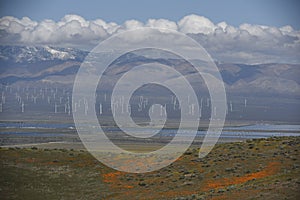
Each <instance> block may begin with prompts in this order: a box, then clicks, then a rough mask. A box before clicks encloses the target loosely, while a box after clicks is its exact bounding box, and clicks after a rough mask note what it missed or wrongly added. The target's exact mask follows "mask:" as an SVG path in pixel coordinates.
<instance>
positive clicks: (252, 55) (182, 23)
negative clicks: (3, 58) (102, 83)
mask: <svg viewBox="0 0 300 200" xmlns="http://www.w3.org/2000/svg"><path fill="white" fill-rule="evenodd" d="M139 27H158V28H168V29H172V30H177V31H179V32H182V33H185V34H188V35H189V36H191V37H192V38H194V39H195V40H196V41H198V42H199V43H200V44H201V45H202V46H203V47H204V48H205V49H206V50H207V51H208V52H209V53H210V54H211V55H212V57H213V58H214V59H215V60H219V61H223V62H240V63H252V64H253V63H267V62H286V63H300V31H299V30H294V29H293V28H292V27H291V26H288V25H287V26H284V27H280V28H278V27H270V26H262V25H252V24H242V25H240V26H239V27H233V26H231V25H229V24H227V23H226V22H221V23H218V24H214V23H213V22H212V21H210V20H209V19H207V18H205V17H203V16H198V15H188V16H185V17H183V18H182V19H181V20H179V21H178V22H174V21H170V20H167V19H149V20H148V21H147V22H146V23H143V22H140V21H137V20H128V21H125V22H124V23H123V24H117V23H114V22H105V21H104V20H102V19H96V20H86V19H84V18H83V17H81V16H78V15H66V16H64V17H63V18H62V19H61V20H60V21H57V22H56V21H53V20H49V19H46V20H43V21H40V22H37V21H34V20H31V19H30V18H28V17H23V18H22V19H18V18H15V17H10V16H6V17H2V18H0V43H1V44H10V45H11V44H13V45H52V46H62V47H77V48H84V49H91V48H92V47H94V46H95V45H97V44H98V43H99V42H100V41H102V40H104V39H106V38H108V37H109V36H111V35H113V34H115V33H118V32H121V31H125V30H132V29H135V28H139Z"/></svg>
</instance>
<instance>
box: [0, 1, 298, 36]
mask: <svg viewBox="0 0 300 200" xmlns="http://www.w3.org/2000/svg"><path fill="white" fill-rule="evenodd" d="M299 10H300V1H298V0H226V1H222V0H221V1H220V0H177V1H175V0H151V1H141V0H128V1H125V0H108V1H101V0H51V1H50V0H25V1H24V0H0V17H3V16H14V17H17V18H22V17H25V16H27V17H29V18H31V19H33V20H37V21H41V20H44V19H52V20H55V21H58V20H60V19H61V18H62V17H64V16H65V15H66V14H76V15H80V16H82V17H83V18H85V19H87V20H92V19H97V18H101V19H103V20H105V21H107V22H116V23H118V24H121V23H123V22H125V21H126V20H130V19H135V20H139V21H142V22H146V21H147V20H148V19H150V18H154V19H158V18H164V19H168V20H172V21H178V20H179V19H181V18H182V17H184V16H186V15H189V14H197V15H201V16H205V17H207V18H209V19H210V20H211V21H213V22H214V23H219V22H222V21H226V22H227V23H229V24H231V25H233V26H239V25H240V24H242V23H249V24H260V25H268V26H276V27H281V26H285V25H291V26H292V27H293V28H294V29H298V30H299V29H300V20H299V19H300V12H299Z"/></svg>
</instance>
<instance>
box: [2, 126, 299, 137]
mask: <svg viewBox="0 0 300 200" xmlns="http://www.w3.org/2000/svg"><path fill="white" fill-rule="evenodd" d="M75 130H76V129H75V126H74V124H72V123H66V124H62V123H34V122H32V123H27V122H26V123H21V122H1V123H0V137H2V136H4V135H6V136H8V135H18V136H25V137H30V136H31V137H65V136H68V135H70V133H73V134H76V131H75ZM104 130H105V131H107V132H109V133H114V132H116V133H117V132H120V129H118V128H112V127H110V128H105V129H104ZM145 131H146V132H147V131H151V129H149V130H147V129H146V130H145ZM160 134H161V136H167V137H172V136H174V135H175V134H176V129H162V130H161V131H160ZM185 134H189V131H188V130H186V132H185ZM205 134H206V131H198V132H197V136H199V137H203V136H205ZM275 136H300V125H275V124H254V125H248V126H240V127H225V128H224V129H223V131H222V134H221V136H220V139H222V138H240V139H254V138H268V137H275Z"/></svg>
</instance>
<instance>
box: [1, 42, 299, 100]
mask: <svg viewBox="0 0 300 200" xmlns="http://www.w3.org/2000/svg"><path fill="white" fill-rule="evenodd" d="M0 52H1V53H0V83H1V84H3V85H11V84H12V85H15V84H16V85H18V84H22V85H24V84H25V85H27V84H29V85H31V84H37V83H40V84H41V83H44V84H63V85H65V86H72V83H73V80H74V77H75V75H76V72H77V70H78V69H79V67H80V64H81V63H82V62H83V60H84V58H85V57H86V56H87V55H88V53H89V52H87V51H83V50H79V49H73V48H58V47H49V46H43V47H33V46H0ZM131 54H132V55H130V56H128V55H127V56H122V57H120V58H119V59H118V62H116V63H117V64H118V69H117V70H115V73H116V74H115V75H117V73H120V72H126V70H127V68H128V62H133V63H134V62H138V63H141V62H143V63H149V62H158V63H162V64H173V65H174V64H175V65H180V64H181V65H182V66H181V68H183V70H185V69H184V68H185V66H184V63H182V62H178V60H176V59H171V58H169V59H168V58H167V59H157V58H156V59H154V60H153V59H150V58H148V57H147V56H142V55H135V54H133V53H131ZM120 63H121V64H120ZM216 64H217V67H218V68H219V71H220V73H221V76H222V78H223V81H224V83H225V87H226V90H227V92H229V93H237V94H251V93H252V94H262V95H266V94H270V95H274V94H276V95H289V96H298V95H300V79H299V77H300V64H282V63H268V64H256V65H247V64H237V63H224V62H216ZM186 70H188V69H186ZM187 73H189V76H191V77H192V76H193V71H191V72H187ZM112 75H114V74H112ZM199 81H200V80H199ZM199 81H198V80H192V82H193V83H194V84H197V83H198V82H199Z"/></svg>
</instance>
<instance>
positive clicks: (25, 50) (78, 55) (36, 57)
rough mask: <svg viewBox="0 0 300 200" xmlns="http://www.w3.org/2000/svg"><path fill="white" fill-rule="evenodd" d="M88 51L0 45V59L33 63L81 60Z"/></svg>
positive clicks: (10, 61) (2, 60)
mask: <svg viewBox="0 0 300 200" xmlns="http://www.w3.org/2000/svg"><path fill="white" fill-rule="evenodd" d="M87 53H88V52H86V51H81V50H78V49H73V48H58V47H49V46H43V47H35V46H0V61H1V62H9V63H35V62H42V61H54V60H56V61H59V60H60V61H66V60H74V61H82V60H83V59H84V57H85V56H86V55H87Z"/></svg>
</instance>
